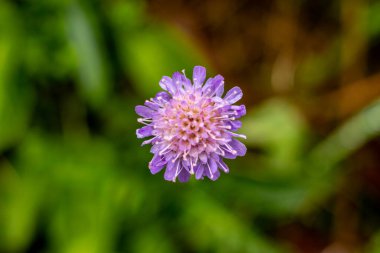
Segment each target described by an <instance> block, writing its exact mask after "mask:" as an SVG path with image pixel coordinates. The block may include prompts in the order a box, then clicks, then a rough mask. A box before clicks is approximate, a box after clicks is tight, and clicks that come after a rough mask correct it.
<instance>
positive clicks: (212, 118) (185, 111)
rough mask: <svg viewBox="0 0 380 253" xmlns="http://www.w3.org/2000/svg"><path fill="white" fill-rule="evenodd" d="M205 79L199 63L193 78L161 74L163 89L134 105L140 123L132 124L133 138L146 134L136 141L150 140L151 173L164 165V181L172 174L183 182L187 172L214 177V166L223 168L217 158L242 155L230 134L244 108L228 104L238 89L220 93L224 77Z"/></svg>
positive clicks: (216, 174) (235, 98)
mask: <svg viewBox="0 0 380 253" xmlns="http://www.w3.org/2000/svg"><path fill="white" fill-rule="evenodd" d="M205 79H206V69H205V68H204V67H201V66H196V67H194V70H193V82H191V81H190V80H189V79H188V78H187V77H186V76H185V74H182V73H179V72H175V73H174V74H173V76H172V78H170V77H167V76H164V77H163V78H162V79H161V81H160V83H159V84H160V86H161V88H162V89H164V90H165V91H163V92H159V93H158V94H157V95H156V96H155V97H154V98H151V99H150V100H146V101H145V103H144V106H142V105H138V106H136V113H137V114H138V115H140V116H141V118H139V119H138V122H140V123H142V124H144V125H145V126H144V127H142V128H140V129H137V131H136V134H137V137H138V138H145V137H148V136H151V137H152V138H151V139H149V140H146V141H144V142H143V144H142V145H145V144H151V145H152V148H151V152H152V153H153V154H154V156H153V159H152V160H151V161H150V162H149V169H150V171H151V173H152V174H156V173H158V172H159V171H161V170H162V169H163V168H164V167H166V170H165V174H164V178H165V179H166V180H169V181H173V182H175V181H176V178H177V177H178V179H179V181H180V182H186V181H188V180H189V178H190V176H191V175H193V174H194V175H195V178H196V179H203V178H204V177H208V178H210V179H211V180H216V179H218V177H219V176H220V172H219V170H222V171H224V172H226V173H228V172H229V169H228V167H227V165H226V164H225V163H224V162H223V158H227V159H234V158H236V157H237V156H244V155H245V153H246V147H245V146H244V144H243V143H241V142H240V141H238V140H236V139H235V138H234V137H241V138H245V136H244V135H241V134H237V133H234V131H236V130H237V129H239V128H240V127H241V122H240V121H239V120H238V119H239V118H240V117H242V116H243V115H245V113H246V110H245V106H244V105H233V104H234V103H235V102H237V101H238V100H240V99H241V97H242V96H243V93H242V91H241V89H240V88H239V87H234V88H232V89H231V90H229V91H228V92H227V93H226V95H225V96H224V97H222V95H223V92H224V78H223V77H222V76H221V75H217V76H215V77H213V78H209V79H208V80H207V81H206V82H205V83H204V81H205Z"/></svg>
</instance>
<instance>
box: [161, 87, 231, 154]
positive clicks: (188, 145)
mask: <svg viewBox="0 0 380 253" xmlns="http://www.w3.org/2000/svg"><path fill="white" fill-rule="evenodd" d="M217 108H218V107H217V105H216V104H215V102H214V101H212V100H211V99H210V98H209V97H202V96H200V95H199V96H195V95H194V94H186V95H181V96H178V97H174V98H173V99H172V100H171V101H170V102H169V103H168V104H167V105H166V106H165V107H164V108H162V109H161V111H160V112H159V116H158V117H157V118H155V119H154V125H155V130H156V132H155V134H156V136H159V137H160V138H161V140H163V142H164V143H163V146H165V147H168V146H170V148H168V151H170V150H172V151H175V152H176V153H177V154H178V153H180V154H181V156H182V157H183V158H184V159H185V160H186V156H187V155H190V156H192V157H194V158H197V157H198V156H199V154H201V153H202V152H206V153H211V152H215V150H216V149H217V148H218V146H219V144H218V141H219V140H223V139H222V136H223V133H224V131H225V130H224V129H225V128H223V127H221V126H222V125H223V121H222V118H223V117H221V115H220V113H219V111H218V109H217Z"/></svg>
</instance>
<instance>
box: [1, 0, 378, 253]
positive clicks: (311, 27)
mask: <svg viewBox="0 0 380 253" xmlns="http://www.w3.org/2000/svg"><path fill="white" fill-rule="evenodd" d="M379 59H380V2H379V1H376V0H363V1H354V0H352V1H351V0H348V1H344V0H333V1H330V0H321V1H312V0H291V1H281V0H270V1H260V0H254V1H251V0H239V1H236V0H225V1H217V0H208V1H200V0H182V1H181V0H179V1H174V0H173V1H170V0H162V1H155V0H150V1H138V0H93V1H92V0H38V1H32V0H1V1H0V252H4V253H13V252H62V253H87V252H88V253H92V252H101V253H104V252H143V253H145V252H146V253H149V252H154V253H159V252H163V253H171V252H210V253H211V252H243V253H244V252H254V253H272V252H273V253H292V252H293V253H298V252H305V253H314V252H322V253H351V252H352V253H354V252H365V253H379V252H380V139H379V135H380V60H379ZM194 65H204V66H206V67H207V68H208V70H209V75H214V74H217V73H220V74H222V75H223V76H225V78H226V86H227V88H231V87H233V86H234V85H238V86H240V87H241V88H242V89H243V91H244V97H243V103H244V104H246V105H247V115H246V117H245V118H244V121H243V128H242V129H241V131H240V132H241V133H244V134H246V135H247V137H248V139H247V140H246V141H245V144H246V145H247V147H248V153H247V155H246V156H245V157H243V158H238V159H236V160H233V161H228V164H229V166H230V168H231V172H230V174H228V175H226V174H223V175H222V176H221V177H220V179H219V180H218V181H216V182H211V181H209V180H204V181H195V180H192V181H191V182H189V183H187V184H179V183H176V184H173V183H170V182H166V181H164V180H163V177H162V175H161V174H160V175H156V176H152V175H150V172H149V170H148V167H147V164H148V162H149V160H150V159H151V154H150V153H149V147H140V144H141V140H137V139H136V137H135V129H136V128H137V127H139V125H138V124H137V122H136V118H137V115H135V113H134V106H135V105H137V104H142V103H143V101H144V100H145V99H147V98H149V97H152V96H153V95H154V94H155V93H156V92H157V91H159V86H158V81H159V80H160V78H161V76H163V75H170V74H171V73H172V72H174V71H178V70H182V69H186V71H187V73H188V75H190V74H191V70H192V67H193V66H194Z"/></svg>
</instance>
